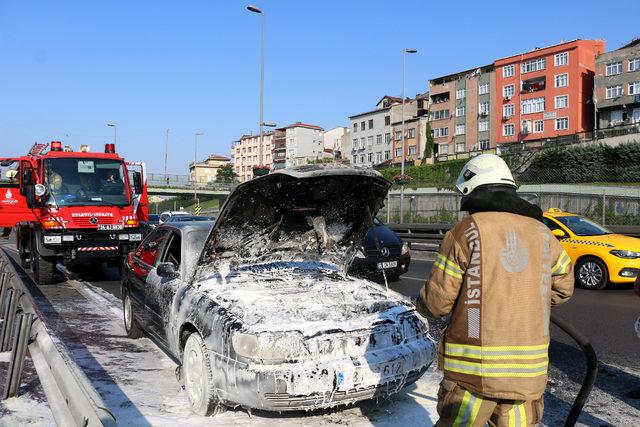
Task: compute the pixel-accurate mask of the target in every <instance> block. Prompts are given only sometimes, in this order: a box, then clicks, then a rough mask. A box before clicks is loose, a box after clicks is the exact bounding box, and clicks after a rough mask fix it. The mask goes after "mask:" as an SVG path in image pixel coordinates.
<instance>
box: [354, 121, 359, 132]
mask: <svg viewBox="0 0 640 427" xmlns="http://www.w3.org/2000/svg"><path fill="white" fill-rule="evenodd" d="M353 131H354V132H358V124H357V123H354V124H353Z"/></svg>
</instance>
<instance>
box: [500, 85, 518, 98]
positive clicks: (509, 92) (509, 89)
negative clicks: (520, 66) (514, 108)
mask: <svg viewBox="0 0 640 427" xmlns="http://www.w3.org/2000/svg"><path fill="white" fill-rule="evenodd" d="M515 93H516V86H515V85H506V86H502V96H503V97H505V98H511V97H512V96H513V95H515Z"/></svg>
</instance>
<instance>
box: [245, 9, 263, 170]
mask: <svg viewBox="0 0 640 427" xmlns="http://www.w3.org/2000/svg"><path fill="white" fill-rule="evenodd" d="M247 10H248V11H249V12H253V13H258V14H260V17H261V22H262V30H261V37H260V38H261V41H260V157H259V160H258V161H259V162H260V165H263V164H264V161H263V153H262V151H263V145H264V132H263V130H262V126H263V125H264V12H263V11H262V9H260V8H259V7H258V6H254V5H249V6H247Z"/></svg>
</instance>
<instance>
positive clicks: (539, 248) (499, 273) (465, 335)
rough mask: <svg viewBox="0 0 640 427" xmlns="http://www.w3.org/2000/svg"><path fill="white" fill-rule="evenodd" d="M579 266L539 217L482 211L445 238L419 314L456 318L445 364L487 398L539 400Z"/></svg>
mask: <svg viewBox="0 0 640 427" xmlns="http://www.w3.org/2000/svg"><path fill="white" fill-rule="evenodd" d="M573 282H574V279H573V267H572V263H571V260H570V258H569V256H568V255H567V253H566V252H565V251H564V249H563V248H562V246H561V245H560V243H559V242H558V241H557V239H556V238H555V237H554V236H553V234H551V232H550V230H549V229H548V228H547V227H546V226H545V225H544V224H543V223H542V222H540V221H537V220H535V219H533V218H531V217H528V216H524V215H518V214H514V213H508V212H479V213H474V214H473V215H470V216H468V217H466V218H465V219H463V220H462V221H460V222H459V223H458V224H456V225H455V226H454V227H453V228H452V229H451V230H450V231H449V232H447V234H446V235H445V237H444V241H443V243H442V246H441V248H440V252H439V254H438V255H437V260H436V261H435V263H434V265H433V270H432V273H431V278H430V280H429V282H428V283H427V284H426V285H425V286H424V287H423V289H422V290H421V291H420V297H419V299H418V302H417V309H418V311H419V312H420V313H421V314H423V315H425V316H428V317H431V318H439V317H442V316H444V315H447V314H449V313H451V321H450V323H449V325H448V327H447V328H446V330H445V331H444V332H443V334H442V338H441V340H440V345H439V349H438V366H439V368H440V369H443V370H444V376H445V378H446V379H449V380H451V381H455V382H456V383H458V384H460V385H461V386H462V387H464V388H466V389H468V390H470V391H473V392H476V393H479V394H481V395H482V396H486V397H490V398H496V399H513V400H534V399H538V398H540V396H541V395H542V394H543V393H544V390H545V386H546V383H547V366H548V362H549V359H548V348H549V321H550V311H551V307H552V306H554V305H558V304H561V303H563V302H565V301H566V300H567V299H568V298H570V297H571V295H572V293H573Z"/></svg>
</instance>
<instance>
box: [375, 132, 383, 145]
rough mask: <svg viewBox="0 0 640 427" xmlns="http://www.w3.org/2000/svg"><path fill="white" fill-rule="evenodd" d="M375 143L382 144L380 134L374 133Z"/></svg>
mask: <svg viewBox="0 0 640 427" xmlns="http://www.w3.org/2000/svg"><path fill="white" fill-rule="evenodd" d="M376 144H382V134H378V135H376Z"/></svg>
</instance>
